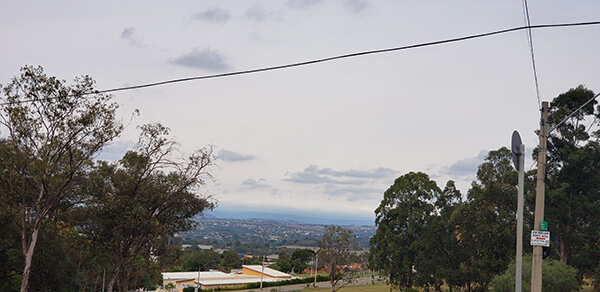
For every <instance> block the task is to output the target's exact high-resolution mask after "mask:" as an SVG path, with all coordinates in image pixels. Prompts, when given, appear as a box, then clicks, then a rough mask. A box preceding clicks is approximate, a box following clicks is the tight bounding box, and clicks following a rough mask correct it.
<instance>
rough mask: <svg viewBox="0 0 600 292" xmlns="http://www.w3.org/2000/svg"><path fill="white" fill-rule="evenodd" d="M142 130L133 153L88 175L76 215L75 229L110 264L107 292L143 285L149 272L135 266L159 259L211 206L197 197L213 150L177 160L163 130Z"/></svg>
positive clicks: (154, 127)
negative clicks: (169, 243) (172, 239)
mask: <svg viewBox="0 0 600 292" xmlns="http://www.w3.org/2000/svg"><path fill="white" fill-rule="evenodd" d="M140 129H141V134H140V139H139V141H138V145H137V147H136V149H134V150H131V151H128V152H127V153H126V154H125V155H124V156H123V158H122V159H120V160H119V161H117V162H113V163H109V162H99V163H98V164H97V165H96V167H95V169H94V170H93V171H91V172H90V174H89V179H88V183H87V184H86V193H87V194H88V195H89V197H88V198H87V200H86V201H85V202H84V204H82V205H81V206H79V207H78V210H76V212H75V213H78V216H76V217H78V218H79V224H78V225H77V228H78V230H81V232H82V234H83V235H84V236H86V237H87V238H88V239H89V240H90V241H91V242H92V244H93V245H94V246H95V247H96V249H97V250H98V251H99V252H100V254H101V255H103V256H104V257H105V258H106V259H107V261H108V262H109V263H110V264H109V267H108V269H107V273H108V274H109V275H110V276H109V277H108V282H107V291H113V288H114V287H115V286H116V287H117V290H118V291H128V289H137V288H140V287H139V285H143V284H144V283H147V282H148V281H139V280H138V278H136V276H137V275H147V274H152V273H151V271H148V272H146V273H140V272H142V271H140V269H144V268H147V267H148V265H139V263H140V262H147V263H149V262H148V261H151V260H152V259H153V258H155V257H159V256H160V254H158V252H159V251H161V250H164V248H161V247H162V246H164V245H165V244H167V239H168V238H169V237H170V236H173V235H174V234H176V233H179V232H183V231H187V230H189V229H190V228H192V227H193V224H194V220H193V217H194V216H196V215H197V214H199V213H201V212H202V211H204V210H206V209H211V208H213V206H214V202H213V201H212V199H211V198H210V196H206V195H202V194H201V193H200V191H201V189H200V187H201V186H203V185H204V183H205V180H206V179H208V178H211V175H210V167H211V166H212V165H213V163H214V156H213V153H212V147H205V148H202V149H198V150H196V151H194V152H193V153H191V154H190V155H188V156H186V157H181V158H177V157H174V156H175V154H176V153H178V151H177V142H176V141H175V140H173V139H171V138H169V129H168V128H167V127H165V126H163V125H161V124H148V125H144V126H141V127H140ZM154 268H155V269H156V268H157V267H156V266H155V267H154ZM159 278H160V277H159ZM155 280H156V281H158V280H160V279H155ZM136 283H138V284H139V285H138V286H135V284H136Z"/></svg>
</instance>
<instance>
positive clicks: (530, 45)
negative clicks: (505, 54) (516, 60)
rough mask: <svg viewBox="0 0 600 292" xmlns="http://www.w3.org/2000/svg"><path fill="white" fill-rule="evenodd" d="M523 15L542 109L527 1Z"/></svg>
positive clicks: (538, 98)
mask: <svg viewBox="0 0 600 292" xmlns="http://www.w3.org/2000/svg"><path fill="white" fill-rule="evenodd" d="M523 14H524V17H525V24H526V25H527V42H528V43H529V52H530V55H531V65H532V66H533V79H534V82H535V92H536V95H537V101H538V108H539V109H541V108H542V100H541V97H540V85H539V83H538V77H537V69H536V66H535V54H534V53H533V38H532V36H531V21H530V20H529V6H528V5H527V0H523Z"/></svg>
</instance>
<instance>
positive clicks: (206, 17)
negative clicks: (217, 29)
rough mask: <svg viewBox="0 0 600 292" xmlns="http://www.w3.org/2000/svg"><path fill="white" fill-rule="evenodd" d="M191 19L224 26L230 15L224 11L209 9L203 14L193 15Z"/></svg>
mask: <svg viewBox="0 0 600 292" xmlns="http://www.w3.org/2000/svg"><path fill="white" fill-rule="evenodd" d="M192 18H193V19H195V20H201V21H204V22H209V23H216V24H224V23H226V22H228V21H229V19H231V13H229V11H227V10H225V9H221V8H211V9H208V10H206V11H204V12H200V13H196V14H194V15H193V16H192Z"/></svg>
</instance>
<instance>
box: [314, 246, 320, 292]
mask: <svg viewBox="0 0 600 292" xmlns="http://www.w3.org/2000/svg"><path fill="white" fill-rule="evenodd" d="M315 256H316V258H315V283H314V284H313V287H317V271H318V270H319V254H318V253H315Z"/></svg>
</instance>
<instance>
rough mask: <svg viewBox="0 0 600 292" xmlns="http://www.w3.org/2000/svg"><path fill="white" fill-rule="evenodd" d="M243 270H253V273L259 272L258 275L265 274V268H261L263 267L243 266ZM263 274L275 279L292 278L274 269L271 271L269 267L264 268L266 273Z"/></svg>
mask: <svg viewBox="0 0 600 292" xmlns="http://www.w3.org/2000/svg"><path fill="white" fill-rule="evenodd" d="M242 268H246V269H249V270H253V271H255V272H258V273H261V272H263V270H262V269H263V266H261V265H243V266H242ZM263 273H264V274H265V275H267V276H270V277H274V278H289V277H291V276H292V275H290V274H286V273H284V272H280V271H278V270H274V269H271V268H269V267H264V272H263Z"/></svg>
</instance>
